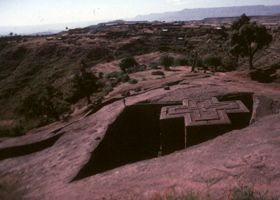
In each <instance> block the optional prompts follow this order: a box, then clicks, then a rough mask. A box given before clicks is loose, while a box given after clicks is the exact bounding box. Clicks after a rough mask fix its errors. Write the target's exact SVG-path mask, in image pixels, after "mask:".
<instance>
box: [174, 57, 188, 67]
mask: <svg viewBox="0 0 280 200" xmlns="http://www.w3.org/2000/svg"><path fill="white" fill-rule="evenodd" d="M174 64H175V65H176V66H186V65H188V64H189V61H188V59H187V58H178V59H176V60H175V62H174Z"/></svg>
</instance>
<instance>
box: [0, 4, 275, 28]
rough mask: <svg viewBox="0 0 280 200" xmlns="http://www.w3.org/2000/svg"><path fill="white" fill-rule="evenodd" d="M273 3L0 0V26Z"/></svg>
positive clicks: (90, 19)
mask: <svg viewBox="0 0 280 200" xmlns="http://www.w3.org/2000/svg"><path fill="white" fill-rule="evenodd" d="M254 4H265V5H276V4H280V0H0V27H1V26H22V25H40V24H55V23H65V22H79V21H96V20H113V19H120V18H129V17H134V16H136V15H139V14H149V13H155V12H165V11H174V10H181V9H184V8H198V7H222V6H238V5H254Z"/></svg>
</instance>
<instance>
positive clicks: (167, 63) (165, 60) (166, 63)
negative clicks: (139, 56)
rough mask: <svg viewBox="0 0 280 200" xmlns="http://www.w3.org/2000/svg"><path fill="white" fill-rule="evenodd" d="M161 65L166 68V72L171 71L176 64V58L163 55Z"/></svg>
mask: <svg viewBox="0 0 280 200" xmlns="http://www.w3.org/2000/svg"><path fill="white" fill-rule="evenodd" d="M160 64H161V65H162V66H163V67H164V69H165V70H169V67H171V66H172V65H173V64H174V58H173V57H172V56H169V55H168V54H163V55H161V57H160Z"/></svg>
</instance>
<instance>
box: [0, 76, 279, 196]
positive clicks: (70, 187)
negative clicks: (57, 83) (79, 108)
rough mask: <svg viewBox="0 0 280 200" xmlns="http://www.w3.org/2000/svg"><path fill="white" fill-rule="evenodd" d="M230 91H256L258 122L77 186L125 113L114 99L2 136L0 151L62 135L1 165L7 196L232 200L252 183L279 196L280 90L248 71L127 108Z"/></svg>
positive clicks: (194, 82)
mask: <svg viewBox="0 0 280 200" xmlns="http://www.w3.org/2000/svg"><path fill="white" fill-rule="evenodd" d="M232 92H254V109H253V116H252V120H251V122H252V124H251V125H250V126H249V127H247V128H245V129H241V130H235V131H232V132H229V133H226V134H225V135H223V136H220V137H217V138H215V139H213V140H210V141H207V142H205V143H202V144H199V145H197V146H193V147H191V148H189V149H185V150H182V151H178V152H176V153H173V154H170V155H168V156H164V157H158V158H154V159H150V160H144V161H140V162H137V163H133V164H128V165H125V166H123V167H119V168H116V169H113V170H110V171H107V172H104V173H101V174H97V175H95V176H90V177H87V178H84V179H81V180H78V181H74V182H71V180H73V178H74V177H75V176H76V175H77V174H78V172H79V171H80V170H81V168H82V167H83V166H84V165H85V164H86V163H87V161H88V160H89V158H90V156H91V154H92V152H93V151H94V149H95V148H96V147H97V146H98V143H99V142H100V141H101V140H100V139H102V138H103V137H104V134H105V133H106V130H107V128H108V125H110V124H112V123H113V122H114V120H115V119H116V118H117V116H118V115H119V114H120V113H121V112H122V111H123V109H124V105H123V102H122V101H121V100H120V101H116V102H114V103H112V104H110V105H107V106H105V107H103V108H102V109H101V110H99V111H98V112H96V113H95V114H92V115H89V116H87V117H85V116H79V117H76V118H74V119H73V120H72V121H71V122H68V125H67V123H65V122H64V123H62V122H61V123H60V122H57V123H55V124H52V125H49V126H48V127H45V128H41V129H39V130H33V131H32V134H28V135H26V136H22V137H19V138H14V139H2V141H1V142H0V151H1V150H3V149H6V148H8V147H11V146H24V145H26V144H30V143H33V142H34V141H38V140H42V141H43V140H45V139H46V138H48V137H49V136H50V135H52V134H60V133H63V135H62V136H61V137H60V138H59V139H58V140H57V141H56V143H55V144H54V145H53V146H51V147H49V148H46V149H43V150H41V151H38V152H35V153H32V154H27V155H24V156H19V157H13V158H8V159H4V160H2V161H1V162H0V185H1V187H0V197H1V199H31V200H33V199H34V200H37V199H38V200H39V199H40V200H43V199H46V200H49V199H59V200H61V199H67V200H71V199H73V200H74V199H82V200H84V199H152V198H154V197H157V196H158V195H161V194H164V193H168V192H174V191H175V192H176V193H177V194H180V193H185V192H187V191H194V192H197V193H199V194H200V195H201V196H205V195H210V197H211V198H210V199H226V198H227V197H228V195H229V193H230V191H231V190H232V188H234V187H236V186H240V185H249V186H252V187H254V189H256V190H258V191H263V192H268V193H269V194H273V195H280V188H279V185H280V167H279V166H280V157H279V155H280V124H279V121H280V115H279V108H280V103H279V102H280V87H279V85H272V84H269V85H263V84H260V83H257V82H253V81H249V80H247V78H246V77H242V74H236V73H228V74H223V73H217V74H215V75H212V76H210V77H208V78H201V77H199V76H198V77H197V78H192V79H189V80H188V78H185V80H184V81H183V82H181V84H179V85H174V86H171V87H170V90H168V91H167V90H164V89H162V88H158V89H152V90H150V91H147V92H144V93H142V94H139V95H135V96H131V97H128V98H127V99H126V102H127V104H128V105H132V104H134V103H137V102H140V101H144V100H149V101H151V102H165V101H180V100H182V99H184V98H193V97H199V96H205V97H211V96H217V95H224V94H228V93H232Z"/></svg>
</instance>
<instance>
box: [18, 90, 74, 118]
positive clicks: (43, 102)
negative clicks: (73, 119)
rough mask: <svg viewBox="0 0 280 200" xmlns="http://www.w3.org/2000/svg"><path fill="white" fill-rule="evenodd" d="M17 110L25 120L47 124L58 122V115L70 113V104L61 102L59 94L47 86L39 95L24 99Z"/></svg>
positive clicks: (60, 94)
mask: <svg viewBox="0 0 280 200" xmlns="http://www.w3.org/2000/svg"><path fill="white" fill-rule="evenodd" d="M17 110H18V112H19V113H20V114H22V115H24V117H25V118H26V119H40V120H41V121H42V122H45V123H48V122H51V121H53V120H59V117H60V115H62V114H64V113H66V112H68V111H70V104H69V103H68V102H66V101H64V100H63V98H62V93H61V92H59V91H58V90H56V89H55V88H54V87H52V86H49V87H47V88H46V89H44V90H43V91H42V92H41V93H39V94H38V93H36V94H31V95H29V96H28V97H26V98H25V99H24V100H23V103H22V104H21V105H20V106H19V107H18V109H17Z"/></svg>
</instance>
